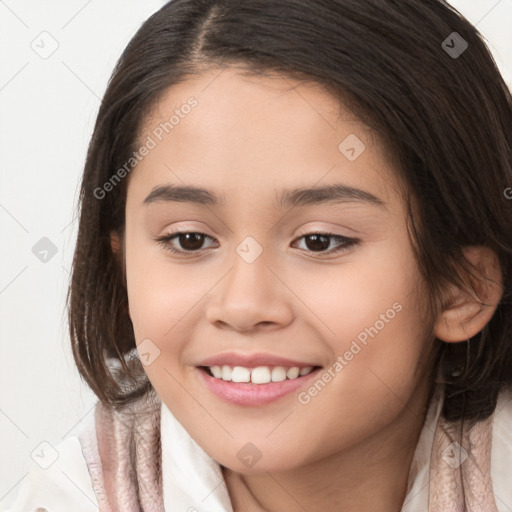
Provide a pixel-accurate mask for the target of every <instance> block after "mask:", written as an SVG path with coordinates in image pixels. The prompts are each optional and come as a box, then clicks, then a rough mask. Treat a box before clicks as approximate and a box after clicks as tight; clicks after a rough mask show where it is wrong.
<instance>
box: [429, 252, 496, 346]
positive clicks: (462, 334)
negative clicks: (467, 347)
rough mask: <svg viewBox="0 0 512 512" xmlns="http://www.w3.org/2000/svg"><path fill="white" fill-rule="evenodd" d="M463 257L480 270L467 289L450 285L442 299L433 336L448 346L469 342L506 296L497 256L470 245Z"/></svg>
mask: <svg viewBox="0 0 512 512" xmlns="http://www.w3.org/2000/svg"><path fill="white" fill-rule="evenodd" d="M464 256H465V258H466V259H467V260H469V261H470V262H471V263H472V264H473V265H474V266H475V267H476V269H477V270H478V275H477V276H476V277H473V276H471V278H470V283H469V287H470V289H471V290H472V293H468V291H466V290H465V289H461V288H456V287H454V286H451V287H450V288H449V289H448V290H447V291H446V293H445V297H444V298H443V306H442V310H441V312H440V313H439V316H438V318H437V320H436V323H435V327H434V334H435V336H436V337H437V338H439V339H440V340H442V341H446V342H448V343H454V342H459V341H466V340H468V339H469V338H471V337H472V336H474V335H475V334H478V333H479V332H480V331H481V330H482V329H483V328H484V327H485V325H486V324H487V323H488V322H489V321H490V320H491V318H492V316H493V315H494V312H495V311H496V308H497V306H498V304H499V302H500V300H501V297H502V296H503V286H502V274H501V269H500V265H499V261H498V257H497V256H496V253H495V252H494V251H492V250H491V249H489V248H487V247H483V246H469V247H466V248H465V249H464Z"/></svg>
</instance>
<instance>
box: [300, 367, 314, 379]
mask: <svg viewBox="0 0 512 512" xmlns="http://www.w3.org/2000/svg"><path fill="white" fill-rule="evenodd" d="M312 369H313V367H312V366H305V367H304V368H301V369H300V372H299V375H300V376H301V377H302V376H303V375H307V374H308V373H311V370H312Z"/></svg>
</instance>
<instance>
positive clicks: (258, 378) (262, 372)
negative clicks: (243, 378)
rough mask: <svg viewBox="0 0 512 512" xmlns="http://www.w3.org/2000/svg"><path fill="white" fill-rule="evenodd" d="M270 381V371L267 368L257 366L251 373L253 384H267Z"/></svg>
mask: <svg viewBox="0 0 512 512" xmlns="http://www.w3.org/2000/svg"><path fill="white" fill-rule="evenodd" d="M270 380H271V378H270V369H269V368H268V366H258V367H257V368H254V369H253V370H252V372H251V382H252V383H253V384H267V383H268V382H270Z"/></svg>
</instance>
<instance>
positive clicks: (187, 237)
mask: <svg viewBox="0 0 512 512" xmlns="http://www.w3.org/2000/svg"><path fill="white" fill-rule="evenodd" d="M207 238H208V239H210V240H213V238H212V237H211V236H208V235H207V234H205V233H197V232H193V231H176V232H175V233H171V234H169V235H164V236H161V237H159V238H157V239H156V241H157V242H158V243H159V244H160V245H162V246H163V247H164V249H167V250H168V251H171V252H174V253H179V254H183V253H187V252H198V251H200V250H202V249H203V247H202V245H203V243H204V241H205V240H206V239H207ZM175 241H177V242H178V243H179V245H180V246H181V247H182V249H177V248H176V247H175V245H174V243H173V242H175Z"/></svg>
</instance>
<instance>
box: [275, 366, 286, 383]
mask: <svg viewBox="0 0 512 512" xmlns="http://www.w3.org/2000/svg"><path fill="white" fill-rule="evenodd" d="M283 380H286V370H285V369H284V368H283V367H282V366H276V367H275V368H274V369H273V370H272V382H282V381H283Z"/></svg>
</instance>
